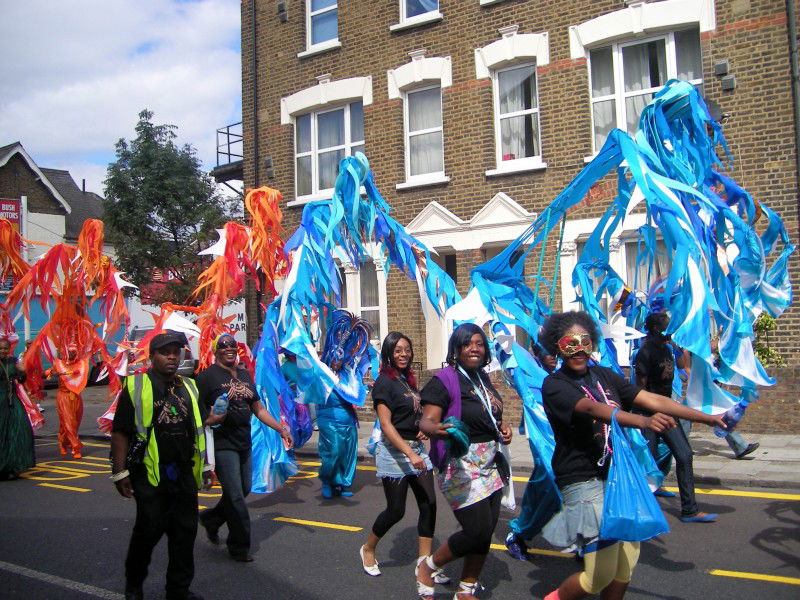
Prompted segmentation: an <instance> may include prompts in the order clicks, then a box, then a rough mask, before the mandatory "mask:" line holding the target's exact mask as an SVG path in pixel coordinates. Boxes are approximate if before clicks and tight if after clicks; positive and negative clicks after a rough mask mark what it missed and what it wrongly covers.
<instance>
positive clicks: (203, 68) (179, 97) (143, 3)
mask: <svg viewBox="0 0 800 600" xmlns="http://www.w3.org/2000/svg"><path fill="white" fill-rule="evenodd" d="M240 9H241V1H240V0H191V1H186V0H136V1H134V2H131V1H128V0H124V1H123V0H110V1H109V0H72V1H69V2H66V1H58V2H53V1H52V0H25V1H24V2H4V3H3V8H2V14H3V18H2V19H0V50H1V51H2V56H3V60H1V61H0V146H2V145H5V144H8V143H11V142H15V141H20V142H22V145H23V146H24V147H25V149H26V150H27V151H28V153H29V154H30V155H31V156H32V157H33V159H34V160H35V161H36V163H37V164H38V165H39V166H41V167H50V168H56V169H68V170H69V171H70V172H71V173H72V176H73V178H74V179H75V180H76V181H77V182H78V184H79V185H80V183H81V180H82V179H86V187H87V189H88V190H90V191H93V192H97V193H99V194H102V193H103V186H102V182H103V179H104V178H105V172H106V166H107V165H108V163H109V162H111V161H113V160H114V144H115V143H116V142H117V140H118V139H119V138H121V137H124V138H126V139H130V138H131V137H133V135H134V126H135V125H136V121H137V118H138V114H139V112H140V111H141V110H142V109H144V108H148V109H150V110H151V111H153V112H154V113H155V116H154V119H153V120H154V122H156V123H170V124H173V125H177V126H178V142H179V143H182V144H183V143H189V144H192V145H193V146H194V147H195V148H196V150H197V153H198V156H199V157H200V159H201V160H202V161H203V164H204V167H205V168H206V169H207V170H210V169H211V168H213V167H214V166H215V164H216V133H215V132H216V130H217V129H218V128H220V127H223V126H225V125H228V124H230V123H234V122H237V121H240V120H241V110H242V108H241V89H242V88H241V52H240V48H241V38H240Z"/></svg>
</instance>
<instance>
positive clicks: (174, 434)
mask: <svg viewBox="0 0 800 600" xmlns="http://www.w3.org/2000/svg"><path fill="white" fill-rule="evenodd" d="M147 376H149V377H150V382H151V384H152V386H153V429H152V431H151V432H150V435H154V436H155V438H156V443H157V444H158V460H159V464H160V465H161V466H165V465H169V464H171V463H177V464H178V465H179V466H180V478H181V481H182V482H183V483H185V484H186V487H187V488H196V487H197V486H196V484H195V483H194V476H193V475H192V471H191V462H192V459H193V458H194V445H195V428H196V427H197V426H199V425H200V424H202V421H204V420H205V414H206V411H205V410H204V408H203V406H202V404H201V405H200V406H199V410H200V420H201V423H200V424H195V422H194V415H193V411H192V402H191V397H190V396H189V392H188V390H187V389H186V386H185V385H184V383H183V379H182V378H181V377H179V376H176V377H175V379H174V380H173V381H172V382H169V383H166V382H164V381H163V380H161V379H159V378H158V377H154V376H153V375H152V374H151V372H150V371H148V372H147ZM112 429H113V431H120V432H124V433H126V434H128V436H129V437H130V438H131V439H133V438H134V437H135V436H136V416H135V414H134V408H133V401H132V400H131V397H130V394H129V393H128V388H127V386H123V388H122V393H121V394H120V396H119V400H118V401H117V410H116V413H115V414H114V424H113V426H112ZM163 479H164V478H163V477H162V481H163Z"/></svg>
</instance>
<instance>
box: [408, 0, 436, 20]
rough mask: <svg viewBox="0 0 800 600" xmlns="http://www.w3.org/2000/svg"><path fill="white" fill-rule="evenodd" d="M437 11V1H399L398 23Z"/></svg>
mask: <svg viewBox="0 0 800 600" xmlns="http://www.w3.org/2000/svg"><path fill="white" fill-rule="evenodd" d="M438 10H439V0H400V21H401V22H402V21H408V20H409V19H413V18H414V17H420V16H422V15H425V14H427V13H433V12H437V11H438Z"/></svg>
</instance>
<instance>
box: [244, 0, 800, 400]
mask: <svg viewBox="0 0 800 600" xmlns="http://www.w3.org/2000/svg"><path fill="white" fill-rule="evenodd" d="M789 56H790V54H789V36H788V34H787V14H786V6H785V5H784V3H779V2H774V1H769V0H662V1H658V2H645V3H642V2H625V1H621V0H595V1H591V2H589V1H584V2H564V1H553V2H533V1H526V0H441V1H440V2H437V1H436V0H347V1H341V2H338V3H337V2H335V0H294V1H292V0H286V1H282V2H278V1H273V0H245V1H243V2H242V65H243V77H242V85H243V92H242V97H243V134H244V183H245V186H246V187H252V186H254V185H269V186H271V187H275V188H277V189H279V190H281V192H282V193H283V196H284V200H285V207H284V226H285V228H286V229H287V231H288V232H291V231H293V230H294V229H295V228H296V227H297V225H298V223H299V218H300V214H301V211H302V208H303V205H304V204H305V203H307V202H309V201H311V200H315V199H321V198H325V197H329V195H330V189H331V188H332V186H333V181H334V179H335V173H336V165H337V164H338V161H339V160H340V159H341V158H342V157H343V156H344V155H346V154H350V153H352V152H355V151H357V150H363V151H364V152H365V153H366V155H367V157H368V158H369V160H370V164H371V167H372V169H373V172H374V174H375V180H376V183H377V184H378V187H379V189H380V190H381V192H382V194H383V196H384V197H385V198H386V200H387V201H388V202H389V204H390V205H391V206H392V207H393V208H394V209H395V213H394V216H395V218H396V219H397V220H398V221H400V222H401V223H403V224H404V225H406V226H407V227H408V229H409V230H410V231H411V232H412V233H413V234H414V235H415V236H417V237H418V238H419V239H420V240H422V241H423V242H425V243H426V244H427V245H428V246H430V247H433V248H436V250H437V251H438V252H439V254H440V260H441V265H442V266H443V267H444V268H445V269H446V270H447V272H448V273H450V274H451V275H452V276H453V277H454V279H456V281H457V285H458V288H459V290H460V291H461V292H462V294H463V293H465V292H466V291H467V289H468V287H469V272H470V270H471V268H472V267H473V266H475V265H476V264H479V263H481V262H484V261H485V260H486V259H487V258H489V257H491V256H494V255H495V254H496V253H497V252H498V251H499V250H500V249H502V248H503V247H505V246H506V245H507V244H508V242H510V241H511V240H513V239H514V238H516V237H517V236H518V235H519V234H520V233H521V232H522V231H523V230H524V228H525V227H526V226H527V225H528V224H529V223H530V222H531V221H532V220H533V219H534V218H535V217H536V215H537V214H538V213H539V212H540V211H541V210H542V209H543V208H544V207H545V206H547V204H548V203H549V202H550V201H551V200H552V199H553V198H554V197H555V196H556V195H557V194H558V192H560V191H561V190H562V189H563V188H564V187H565V185H566V184H567V183H568V182H569V181H570V180H571V179H572V178H573V177H574V176H575V175H576V174H577V173H578V172H579V171H580V169H582V168H583V167H584V166H585V164H586V163H587V162H588V160H590V159H591V157H592V156H593V154H594V153H595V152H596V150H597V149H598V148H599V147H600V146H601V145H602V143H603V141H604V139H605V136H606V135H607V133H608V131H609V130H610V129H611V128H612V127H619V128H621V129H626V128H627V129H629V130H632V129H633V128H634V127H635V124H636V121H637V117H638V114H639V112H640V111H641V108H642V107H643V106H644V104H645V103H646V102H647V100H648V99H649V98H650V97H651V94H652V92H653V91H655V90H657V89H659V88H660V87H661V86H662V85H663V84H664V83H665V82H666V81H667V80H668V79H670V78H674V77H680V78H682V79H687V80H689V81H691V82H692V83H694V84H695V85H697V86H701V89H702V91H703V93H704V95H705V96H706V97H707V98H710V99H713V100H715V101H716V102H717V103H719V104H720V105H721V106H722V108H723V110H724V112H726V113H729V114H730V118H729V119H728V120H727V123H726V125H725V128H724V132H725V135H726V138H727V140H728V143H729V145H730V149H731V152H732V154H733V157H734V159H735V162H734V165H733V172H732V175H733V177H734V178H735V179H736V180H737V182H739V183H740V184H741V185H743V186H744V187H745V188H746V189H747V190H748V191H749V192H751V194H753V196H754V197H755V198H756V199H759V200H762V201H764V202H765V203H767V204H768V205H769V206H770V207H772V208H773V209H775V210H776V211H777V212H778V213H779V214H780V215H781V216H782V217H783V219H784V221H785V223H786V226H787V230H788V232H789V235H790V236H791V238H792V241H793V242H794V243H797V235H798V227H797V225H798V195H797V192H798V181H797V170H796V158H797V155H796V153H797V148H796V145H795V120H794V116H793V115H794V105H793V99H792V87H791V77H790V59H789ZM256 142H257V143H256ZM614 195H615V185H614V183H613V180H612V179H610V178H608V179H607V180H604V181H603V182H602V183H600V184H598V185H596V186H595V187H594V188H593V189H592V191H591V192H590V194H588V195H587V198H586V200H585V202H584V205H583V206H582V207H581V208H580V209H579V210H575V211H573V212H571V213H570V220H569V221H568V222H567V224H566V228H565V234H564V242H563V246H562V251H561V253H560V261H559V262H557V261H556V255H557V252H556V242H557V240H556V239H553V240H551V242H550V246H549V247H548V251H547V252H546V253H545V255H544V266H543V275H544V277H546V278H547V279H548V280H552V279H553V276H554V270H555V269H556V268H557V269H558V271H559V272H558V279H557V281H558V285H557V287H556V289H555V291H554V292H553V293H552V302H553V306H554V308H555V309H560V308H569V307H572V306H574V305H573V304H572V302H573V300H574V292H573V290H572V289H571V288H570V287H569V285H567V286H565V287H562V286H561V285H560V282H561V281H569V273H570V272H571V269H572V267H573V266H574V264H575V261H576V258H577V255H576V253H577V251H578V250H579V249H580V245H581V243H582V242H583V240H585V239H586V237H587V236H588V234H589V233H590V232H591V230H592V228H593V227H594V225H595V223H596V219H597V217H598V216H599V215H600V214H601V213H602V211H603V210H604V209H605V208H606V207H607V206H608V202H609V200H610V199H611V198H613V197H614ZM641 223H642V221H641V219H640V220H637V217H635V216H634V217H633V218H631V219H630V220H629V222H627V223H626V226H625V230H624V231H622V232H620V234H619V236H617V237H615V238H614V240H613V244H614V250H613V252H612V261H613V264H614V266H615V268H617V270H618V272H620V273H628V274H629V275H630V274H631V272H632V271H631V270H632V268H633V261H634V258H635V257H634V255H633V251H632V246H631V243H632V240H634V239H635V234H636V230H637V228H638V226H639V225H641ZM551 237H557V236H551ZM529 262H530V263H531V264H530V265H526V272H527V273H535V272H536V271H537V270H538V265H539V256H538V253H537V256H535V257H533V256H532V257H530V259H529ZM342 269H343V275H344V278H345V281H346V294H345V297H346V301H345V302H344V303H345V305H346V306H347V307H348V308H350V309H351V310H355V311H356V312H360V313H361V314H363V315H364V316H365V317H367V318H368V319H369V320H371V321H372V322H373V323H374V325H375V329H376V334H375V338H376V339H380V338H382V337H383V336H384V335H386V333H387V332H388V331H391V330H393V329H399V330H402V331H403V332H405V333H406V334H407V335H409V336H410V337H411V338H412V339H413V340H414V341H415V351H416V359H415V360H417V361H419V362H420V363H421V366H422V368H423V370H429V369H434V368H438V367H439V366H440V364H441V362H442V360H443V356H444V348H443V342H444V341H445V339H446V337H445V336H446V333H445V332H444V331H443V328H442V326H441V325H440V324H438V323H427V324H426V322H425V321H424V319H423V318H422V316H421V314H422V313H421V310H420V306H419V297H418V293H417V289H416V285H415V284H414V283H413V282H410V281H407V280H406V279H405V278H404V277H403V276H402V275H400V274H398V273H397V272H396V271H393V272H391V274H390V276H389V278H388V280H385V278H384V277H382V272H383V269H384V265H383V264H382V262H381V260H380V259H379V257H376V260H375V261H372V262H369V261H368V262H367V263H365V264H364V265H362V268H361V269H358V270H357V269H355V268H353V267H352V266H348V265H343V267H342ZM790 270H791V274H792V280H793V283H794V285H795V286H797V284H798V260H797V257H793V260H792V262H791V266H790ZM565 275H567V277H566V279H565V277H564V276H565ZM540 295H541V297H542V298H543V299H544V300H545V301H546V302H549V301H550V300H551V293H550V291H549V289H548V288H547V287H546V286H544V285H542V286H541V291H540ZM250 304H251V305H253V304H254V303H252V302H251V303H250ZM251 316H252V317H255V314H253V315H251ZM798 326H800V310H798V308H796V307H793V308H791V309H790V310H789V311H787V313H785V314H784V316H783V317H782V318H781V319H780V320H779V327H780V328H779V330H778V331H777V332H776V333H775V335H773V336H772V337H771V340H770V341H771V345H772V347H773V348H775V349H776V350H777V351H778V352H780V353H781V354H782V355H783V357H784V358H785V360H786V361H787V363H788V364H789V365H791V366H797V365H800V355H798V354H797V353H793V352H792V349H793V345H794V344H793V342H792V341H791V339H790V336H789V335H788V332H790V331H792V330H795V329H797V327H798ZM252 330H253V328H251V331H252ZM794 408H795V409H796V408H797V407H796V406H795V407H794Z"/></svg>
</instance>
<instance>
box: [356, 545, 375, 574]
mask: <svg viewBox="0 0 800 600" xmlns="http://www.w3.org/2000/svg"><path fill="white" fill-rule="evenodd" d="M358 554H359V555H360V556H361V568H363V569H364V572H365V573H366V574H367V575H370V576H371V577H377V576H378V575H380V574H381V570H380V568H378V561H377V560H376V561H375V564H374V565H372V566H369V565H367V564H366V563H365V562H364V546H361V548H359V549H358Z"/></svg>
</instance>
